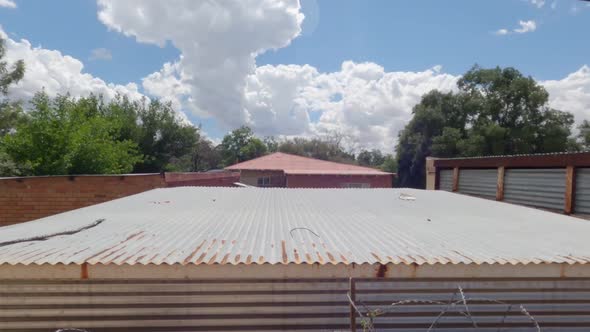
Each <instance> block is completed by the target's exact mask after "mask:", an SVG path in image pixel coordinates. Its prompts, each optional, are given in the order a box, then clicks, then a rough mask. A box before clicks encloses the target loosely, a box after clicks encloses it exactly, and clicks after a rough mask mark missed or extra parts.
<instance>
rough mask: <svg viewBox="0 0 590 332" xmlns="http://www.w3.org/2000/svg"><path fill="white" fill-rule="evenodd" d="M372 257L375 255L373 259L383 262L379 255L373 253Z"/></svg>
mask: <svg viewBox="0 0 590 332" xmlns="http://www.w3.org/2000/svg"><path fill="white" fill-rule="evenodd" d="M371 255H373V257H375V259H376V260H378V261H380V262H381V257H379V255H377V254H376V253H374V252H372V253H371Z"/></svg>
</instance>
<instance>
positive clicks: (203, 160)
mask: <svg viewBox="0 0 590 332" xmlns="http://www.w3.org/2000/svg"><path fill="white" fill-rule="evenodd" d="M197 136H198V139H197V143H196V144H194V145H193V147H192V148H191V151H190V152H189V153H187V154H185V155H183V156H181V157H180V158H174V159H173V160H172V162H171V164H170V165H169V167H168V169H169V170H170V171H175V172H204V171H209V170H212V169H216V168H219V167H221V166H220V165H221V151H220V146H214V145H213V142H211V141H210V140H208V139H206V138H204V137H202V136H201V135H200V134H198V133H197Z"/></svg>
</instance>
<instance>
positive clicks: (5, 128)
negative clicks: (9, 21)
mask: <svg viewBox="0 0 590 332" xmlns="http://www.w3.org/2000/svg"><path fill="white" fill-rule="evenodd" d="M5 55H6V45H5V41H4V39H2V38H0V176H15V175H16V176H18V175H23V174H26V173H27V172H28V170H27V169H26V167H21V166H20V165H18V164H17V163H16V162H15V161H14V160H12V158H11V157H10V155H8V154H7V153H6V151H5V150H4V146H3V144H2V138H3V137H4V136H5V135H6V134H8V133H10V132H11V131H13V130H14V128H15V126H16V125H17V124H18V123H19V122H20V121H22V119H23V112H22V108H21V105H20V104H19V103H18V102H11V101H9V100H8V97H7V94H8V87H9V86H10V85H13V84H16V83H18V81H20V80H21V79H22V78H23V76H24V73H25V64H24V61H23V60H19V61H16V62H15V63H13V64H8V62H6V61H3V60H2V59H4V57H5Z"/></svg>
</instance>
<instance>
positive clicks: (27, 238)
mask: <svg viewBox="0 0 590 332" xmlns="http://www.w3.org/2000/svg"><path fill="white" fill-rule="evenodd" d="M508 172H509V171H507V173H508ZM507 177H509V175H507ZM508 183H509V181H507V189H506V191H507V194H506V195H507V197H509V196H510V193H511V192H510V190H509V189H510V186H509V185H508ZM540 190H547V189H544V188H541V189H539V191H540ZM562 199H563V196H562ZM97 220H104V221H102V222H100V223H97V222H96V221H97ZM523 230H526V236H523ZM589 233H590V224H588V223H583V222H580V221H579V220H578V219H576V218H572V217H568V216H563V215H559V214H554V213H549V212H546V211H541V210H532V209H529V208H526V207H522V206H516V205H511V204H504V203H500V202H496V201H490V200H485V199H480V198H476V197H470V196H466V195H457V194H451V193H447V192H444V191H422V190H413V189H371V190H366V189H347V190H340V189H277V188H272V189H261V188H204V187H200V188H199V187H180V188H167V189H156V190H152V191H149V192H145V193H142V194H138V195H134V196H129V197H125V198H122V199H118V200H114V201H111V202H107V203H104V204H100V205H95V206H91V207H87V208H83V209H79V210H76V211H71V212H68V213H64V214H60V215H56V216H51V217H48V218H44V219H40V220H37V221H33V222H29V223H24V224H19V225H14V226H7V227H3V228H1V229H0V264H10V265H14V264H18V265H30V264H33V265H40V264H51V265H53V264H66V265H67V264H74V265H79V266H84V264H87V265H86V266H87V270H86V272H84V270H82V272H80V274H79V275H80V276H81V277H83V278H90V279H91V278H93V274H92V271H93V268H92V267H93V266H94V265H115V266H116V265H148V266H153V265H160V264H168V265H172V264H179V265H195V264H196V265H237V264H246V265H251V264H283V265H288V264H309V265H316V264H317V265H328V264H340V263H342V264H347V265H349V264H352V263H354V264H386V263H392V264H404V265H414V264H416V265H424V264H426V265H428V264H436V263H440V264H483V263H489V264H528V263H535V264H537V263H556V264H560V263H568V264H574V263H582V264H583V263H587V262H589V261H590V258H589V257H590V242H588V241H587V236H586V234H589ZM0 268H1V267H0Z"/></svg>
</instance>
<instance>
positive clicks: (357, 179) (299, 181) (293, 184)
mask: <svg viewBox="0 0 590 332" xmlns="http://www.w3.org/2000/svg"><path fill="white" fill-rule="evenodd" d="M346 183H364V184H367V185H368V187H369V188H391V187H392V186H393V176H392V175H328V174H326V175H305V174H303V175H287V187H289V188H342V187H343V186H344V184H346Z"/></svg>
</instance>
